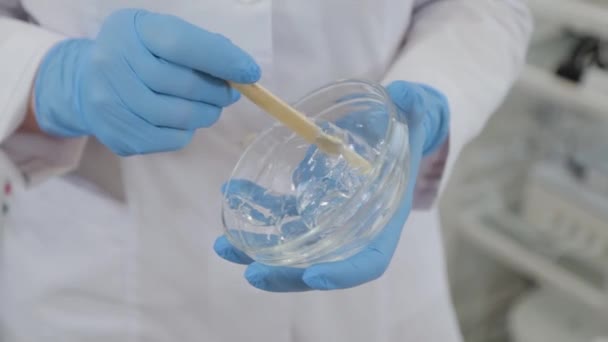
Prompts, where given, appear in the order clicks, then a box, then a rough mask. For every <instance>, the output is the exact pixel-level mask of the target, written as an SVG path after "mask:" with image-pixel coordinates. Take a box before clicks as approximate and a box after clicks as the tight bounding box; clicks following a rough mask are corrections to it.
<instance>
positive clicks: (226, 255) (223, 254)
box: [213, 235, 253, 265]
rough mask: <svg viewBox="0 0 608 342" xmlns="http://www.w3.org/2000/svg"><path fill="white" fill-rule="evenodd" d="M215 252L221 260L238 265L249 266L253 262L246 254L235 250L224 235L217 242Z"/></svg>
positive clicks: (214, 245)
mask: <svg viewBox="0 0 608 342" xmlns="http://www.w3.org/2000/svg"><path fill="white" fill-rule="evenodd" d="M213 250H214V251H215V253H216V254H217V255H218V256H219V257H220V258H222V259H224V260H227V261H230V262H233V263H236V264H242V265H247V264H249V263H251V262H252V261H253V260H251V258H249V256H247V255H246V254H245V253H243V252H241V251H239V250H237V249H235V248H234V246H232V244H231V243H230V241H228V239H227V238H226V236H224V235H222V236H220V237H219V238H217V239H216V240H215V243H214V244H213Z"/></svg>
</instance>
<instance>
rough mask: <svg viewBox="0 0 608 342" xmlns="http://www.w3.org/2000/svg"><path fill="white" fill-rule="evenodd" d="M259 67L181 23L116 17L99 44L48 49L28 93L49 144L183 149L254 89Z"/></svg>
mask: <svg viewBox="0 0 608 342" xmlns="http://www.w3.org/2000/svg"><path fill="white" fill-rule="evenodd" d="M259 78H260V69H259V67H258V65H257V64H256V63H255V61H254V60H253V59H252V58H251V57H250V56H249V55H248V54H247V53H245V52H244V51H243V50H241V49H240V48H239V47H237V46H235V45H234V44H232V43H231V42H230V41H229V40H228V39H227V38H225V37H223V36H221V35H219V34H215V33H211V32H208V31H205V30H203V29H201V28H198V27H196V26H194V25H192V24H189V23H187V22H185V21H183V20H181V19H179V18H177V17H174V16H169V15H162V14H156V13H151V12H146V11H143V10H120V11H117V12H115V13H114V14H112V15H110V16H109V17H108V18H107V19H106V20H105V22H104V24H103V25H102V27H101V30H100V32H99V34H98V36H97V38H96V39H95V40H89V39H68V40H65V41H63V42H60V43H59V44H57V45H56V46H55V47H53V48H52V49H51V50H50V51H49V52H48V54H47V55H46V57H45V58H44V60H43V62H42V63H41V66H40V68H39V72H38V76H37V79H36V82H35V88H34V94H35V95H34V96H35V98H34V101H35V102H34V104H35V112H36V118H37V121H38V124H39V126H40V128H41V129H42V130H43V131H45V132H47V133H49V134H52V135H57V136H62V137H76V136H84V135H93V136H95V137H97V138H98V140H100V141H101V142H102V143H103V144H105V145H106V146H107V147H108V148H110V149H111V150H112V151H114V152H115V153H116V154H118V155H122V156H125V155H132V154H142V153H151V152H161V151H171V150H177V149H180V148H182V147H184V146H185V145H186V144H187V143H188V142H189V141H190V139H191V138H192V135H193V132H194V131H195V130H196V129H197V128H201V127H208V126H211V125H212V124H213V123H215V122H216V121H217V120H218V118H219V115H220V112H221V109H222V107H225V106H228V105H230V104H232V103H234V102H235V101H236V100H237V99H238V96H239V94H238V92H236V91H235V90H233V89H232V88H230V87H229V86H228V84H227V83H226V82H225V81H224V80H230V81H235V82H240V83H252V82H255V81H257V80H258V79H259Z"/></svg>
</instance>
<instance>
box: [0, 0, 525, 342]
mask: <svg viewBox="0 0 608 342" xmlns="http://www.w3.org/2000/svg"><path fill="white" fill-rule="evenodd" d="M19 5H21V6H22V7H21V6H19ZM2 6H4V7H2ZM125 7H137V8H146V9H149V10H153V11H159V12H165V13H172V14H175V15H178V16H180V17H182V18H184V19H186V20H188V21H190V22H192V23H194V24H197V25H200V26H202V27H205V28H207V29H209V30H212V31H217V32H220V33H222V34H224V35H226V36H228V37H229V38H231V39H232V40H233V41H234V42H235V43H237V44H238V45H240V46H242V47H243V48H244V49H245V50H247V51H249V52H250V53H251V54H252V55H253V56H254V57H255V58H256V59H257V61H258V62H259V63H260V65H261V66H262V70H263V74H264V76H263V79H262V83H263V84H265V85H267V86H268V87H269V88H270V89H272V90H274V91H275V92H277V93H278V94H279V95H280V96H282V97H285V98H286V99H288V100H295V99H297V98H298V97H299V96H301V95H303V94H304V93H306V92H307V91H309V90H311V89H313V88H314V87H317V86H320V85H323V84H325V83H327V82H330V81H332V80H334V79H337V78H349V77H359V78H366V79H371V80H375V81H379V82H388V81H390V80H396V79H405V80H410V81H417V82H423V83H427V84H429V85H431V86H434V87H436V88H438V89H439V90H441V91H442V92H443V93H444V94H446V96H447V97H448V99H449V101H450V106H451V108H452V126H451V133H450V142H449V144H450V152H449V157H448V160H447V167H446V169H445V170H444V172H443V177H444V178H445V177H446V175H447V174H448V172H449V169H450V168H451V165H452V164H453V162H454V160H455V158H456V157H457V155H458V153H459V151H460V149H461V148H462V147H463V145H464V144H465V143H466V142H467V141H469V140H470V139H472V138H473V137H474V136H475V135H476V134H477V133H478V132H479V130H480V129H481V128H482V126H483V124H484V123H485V120H486V119H487V117H488V116H489V114H490V113H491V112H492V111H493V110H494V109H495V107H496V106H497V105H498V104H499V102H500V101H501V99H502V97H503V96H504V95H505V93H506V91H507V89H508V88H509V86H510V84H511V83H512V81H513V80H514V79H515V77H516V75H517V72H518V70H519V68H520V66H521V64H522V61H523V59H524V54H525V46H526V42H527V39H528V35H529V33H530V29H531V28H530V26H531V25H530V20H529V14H528V12H527V11H526V9H525V7H524V5H523V4H522V3H521V1H518V0H510V1H509V0H503V1H499V0H445V1H441V0H439V1H432V0H428V1H427V0H417V1H414V0H380V1H378V0H358V1H351V0H307V1H300V0H204V1H203V0H198V1H194V0H172V1H165V0H103V1H102V0H54V1H48V0H22V1H16V0H8V1H6V0H4V1H0V9H2V8H3V9H4V11H5V12H6V13H9V14H12V15H13V16H14V17H15V16H22V17H23V14H24V13H27V14H28V15H29V18H30V19H32V21H33V22H36V23H37V24H38V25H39V26H40V27H41V28H37V27H36V26H34V25H31V24H22V23H20V22H17V21H14V20H10V19H7V18H4V19H3V18H0V56H2V57H0V58H1V59H0V60H1V64H0V75H1V77H0V109H2V111H1V112H0V138H2V139H3V141H4V143H3V149H4V152H5V153H6V154H7V155H8V156H9V157H10V158H11V160H13V162H14V163H13V171H14V173H13V174H14V177H15V181H16V182H18V181H19V179H21V183H22V184H24V185H25V186H26V187H27V186H29V185H31V184H33V183H35V182H37V181H39V180H42V179H44V178H47V177H49V176H52V175H54V174H58V173H61V172H65V171H66V170H68V169H70V168H72V167H73V166H74V165H76V163H77V162H78V159H79V157H80V155H79V153H80V152H81V150H82V142H81V141H78V140H71V141H65V140H54V141H50V140H48V139H47V140H45V141H43V142H41V141H36V140H35V139H34V138H33V137H27V136H23V135H22V134H18V133H14V131H15V128H16V127H18V125H19V123H20V121H21V120H22V118H23V115H24V113H25V108H26V104H27V102H26V99H27V97H28V94H29V91H30V88H31V81H32V79H33V78H34V75H35V71H36V66H37V64H38V63H39V61H40V59H41V58H42V56H43V54H44V52H45V51H46V50H47V49H48V47H49V46H51V45H52V44H53V43H54V42H56V41H57V40H58V39H62V38H63V37H65V36H91V37H92V36H94V35H95V33H96V32H97V30H98V29H99V26H100V24H101V23H102V21H103V19H104V17H105V16H106V15H107V14H109V13H111V12H112V11H113V10H116V9H118V8H125ZM404 39H405V42H406V44H405V46H404V47H403V46H402V42H403V41H404ZM193 44H196V42H193ZM268 123H269V121H268V119H267V118H266V117H265V116H264V115H263V114H260V113H259V112H258V111H257V110H255V109H254V108H252V107H251V106H250V105H248V104H247V102H246V101H240V102H239V103H238V104H237V105H235V106H233V107H231V108H229V109H228V110H226V111H225V112H224V114H223V116H222V119H221V120H220V122H219V123H218V124H217V125H216V126H214V127H213V128H210V129H204V130H201V131H199V132H198V133H197V135H196V137H195V139H194V140H193V142H192V143H191V144H190V145H189V146H188V147H187V148H186V149H184V150H182V151H179V152H174V153H165V154H157V155H148V156H140V157H131V158H126V159H124V160H122V170H123V181H124V184H125V185H126V187H125V188H126V193H127V199H128V201H127V202H128V203H129V205H130V207H131V209H132V212H133V213H134V214H135V216H136V219H137V224H136V225H135V227H133V228H132V229H125V228H124V227H122V226H121V227H114V226H107V227H103V229H98V230H95V231H94V232H93V231H92V230H90V229H88V230H83V229H79V227H77V226H74V225H70V220H69V218H67V217H66V225H65V228H64V229H58V230H57V231H55V232H54V233H53V239H51V240H50V241H48V242H47V241H46V240H45V239H44V238H43V236H45V235H44V234H47V235H48V234H49V233H48V231H44V229H43V228H40V229H38V228H37V227H31V228H30V229H28V232H27V234H23V233H22V232H21V233H20V232H12V231H10V230H9V231H8V233H5V234H4V235H0V238H2V239H3V241H2V245H3V246H5V248H3V253H2V258H3V260H2V262H3V264H4V265H5V267H4V269H2V270H0V272H3V274H2V277H0V280H1V281H2V282H3V284H4V286H0V290H2V291H3V292H2V293H1V295H2V296H3V298H4V303H6V304H4V303H3V304H1V305H0V329H1V330H0V337H1V338H0V339H1V340H2V341H11V342H21V341H42V340H46V341H62V342H70V341H79V342H82V341H104V342H108V341H146V342H151V341H183V342H185V341H218V342H219V341H265V342H273V341H277V342H279V341H280V342H284V341H349V342H356V341H458V340H459V339H460V337H459V333H458V329H457V325H456V322H455V318H454V314H453V310H452V308H451V304H450V298H449V294H448V290H447V281H446V275H445V269H444V267H445V265H444V261H443V254H442V248H441V239H440V231H439V223H438V218H437V213H436V210H435V209H433V210H430V211H425V212H415V213H413V214H412V215H411V216H410V219H409V221H408V223H407V225H406V227H405V230H404V234H403V235H402V241H401V243H400V246H399V248H398V250H397V252H396V255H395V257H394V259H393V261H392V264H391V267H390V268H389V270H388V271H387V273H386V274H385V275H384V276H383V277H382V278H381V279H380V280H378V281H375V282H372V283H370V284H367V285H364V286H361V287H359V288H356V289H351V290H345V291H335V292H309V293H299V294H271V293H265V292H262V291H259V290H256V289H254V288H253V287H251V286H249V285H248V284H247V283H246V281H245V280H244V279H243V276H242V273H243V270H244V269H243V267H242V266H238V265H233V264H230V263H227V262H225V261H224V260H221V259H220V258H219V257H217V256H216V255H214V252H213V250H212V243H213V241H214V239H215V238H216V237H217V236H218V235H219V234H221V222H220V219H219V213H220V210H219V208H220V194H219V189H220V185H221V183H222V182H223V181H225V180H226V178H227V177H228V175H229V172H230V170H231V168H232V166H233V165H234V163H235V161H236V160H237V158H238V156H239V154H240V153H241V152H242V149H243V145H244V144H245V143H246V141H247V139H248V138H249V137H250V135H251V134H252V133H255V132H257V131H259V130H260V129H261V128H263V127H265V126H266V125H267V124H268ZM93 159H95V158H93ZM103 166H104V165H98V167H99V168H103ZM20 175H21V176H24V177H21V178H19V177H20ZM24 178H25V179H26V180H25V181H23V179H24ZM56 205H58V206H60V205H61V203H57V204H56ZM32 215H35V213H32ZM74 215H77V213H74ZM43 231H44V234H43V233H42V232H43ZM36 234H41V237H40V238H36ZM41 239H42V241H44V242H41ZM49 270H52V271H49ZM42 274H43V275H44V276H41V275H42Z"/></svg>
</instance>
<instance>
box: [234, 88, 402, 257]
mask: <svg viewBox="0 0 608 342" xmlns="http://www.w3.org/2000/svg"><path fill="white" fill-rule="evenodd" d="M294 107H295V108H296V109H297V110H299V111H301V112H303V113H314V116H313V118H314V119H315V122H316V123H317V125H319V127H321V128H322V129H323V131H324V132H325V133H326V134H331V135H337V136H339V137H341V139H342V140H343V141H344V142H345V143H346V144H348V145H349V146H351V148H353V149H354V150H355V151H356V152H357V153H358V154H359V155H361V156H362V157H363V158H365V159H366V160H367V161H368V162H369V163H370V165H371V167H372V168H371V171H370V172H369V173H364V172H361V170H358V169H356V168H353V167H351V166H350V165H349V164H348V163H347V162H346V161H345V158H343V157H342V156H330V155H326V154H324V153H319V152H320V151H318V150H317V149H316V148H314V147H310V145H309V143H308V142H307V141H305V140H304V139H302V138H301V137H299V136H297V135H295V134H293V132H292V131H291V130H290V129H287V128H286V127H285V126H282V125H275V126H273V127H271V128H270V129H268V130H267V131H265V132H264V133H262V134H261V135H260V136H259V137H257V138H256V140H255V141H254V142H253V143H252V144H251V145H250V146H249V147H248V148H247V150H246V151H245V152H244V154H243V155H242V156H241V159H240V161H239V162H238V164H237V166H236V167H235V169H234V171H233V173H232V176H231V178H230V179H231V180H230V181H229V182H228V183H227V185H226V186H225V189H224V191H225V198H224V199H225V200H224V203H223V211H222V217H223V222H224V226H225V228H226V230H225V231H226V236H227V238H228V240H229V241H230V242H231V243H232V244H233V245H234V246H235V247H237V248H239V249H240V250H242V251H243V252H245V253H246V254H247V255H249V256H250V257H252V258H253V259H255V260H257V261H261V262H263V263H266V264H270V265H290V266H305V265H310V264H313V263H319V262H324V261H331V260H337V259H343V258H346V257H348V256H351V255H353V254H355V253H356V252H358V251H360V250H361V249H362V248H363V247H364V246H365V245H367V244H368V243H369V241H370V240H371V239H372V238H373V237H375V236H376V235H377V234H378V233H379V231H380V230H381V229H382V228H383V227H384V225H385V224H386V223H387V222H388V220H389V219H390V218H391V216H392V214H393V213H394V212H395V210H396V209H397V206H398V204H399V202H400V199H401V198H402V195H403V193H404V191H405V188H406V185H407V179H408V177H407V176H408V167H407V165H408V155H409V148H408V127H407V124H406V123H405V122H403V121H402V119H400V116H399V115H398V112H397V110H396V108H395V106H394V105H393V103H392V101H391V100H390V98H389V96H388V94H387V93H386V91H385V90H384V88H383V87H382V86H380V85H377V84H373V83H370V82H366V81H358V80H346V81H340V82H336V83H334V84H330V85H328V86H325V87H323V88H320V89H318V90H316V91H314V92H312V93H310V94H309V95H307V96H306V97H304V98H303V99H302V100H300V101H299V102H298V103H296V104H295V105H294Z"/></svg>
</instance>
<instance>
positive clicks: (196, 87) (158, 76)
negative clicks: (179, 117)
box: [131, 49, 240, 107]
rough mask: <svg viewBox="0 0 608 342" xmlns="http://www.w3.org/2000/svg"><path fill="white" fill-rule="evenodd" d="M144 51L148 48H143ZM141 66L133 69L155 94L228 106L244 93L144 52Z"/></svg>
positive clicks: (134, 65)
mask: <svg viewBox="0 0 608 342" xmlns="http://www.w3.org/2000/svg"><path fill="white" fill-rule="evenodd" d="M142 50H144V49H142ZM142 55H143V56H142V58H140V59H139V61H138V63H132V65H131V67H132V68H133V70H134V71H135V73H136V74H137V76H138V77H139V78H141V80H142V81H143V83H144V84H145V85H146V86H147V87H148V88H150V89H152V90H153V91H154V92H156V93H159V94H165V95H171V96H175V97H179V98H183V99H186V100H192V101H199V102H205V103H209V104H212V105H215V106H218V107H226V106H229V105H231V104H233V103H234V102H236V101H237V100H238V99H239V97H240V94H239V92H238V91H236V90H235V89H233V88H231V87H229V86H228V83H226V81H223V80H220V79H219V78H216V77H213V76H211V75H208V74H205V73H202V72H199V71H196V70H192V69H190V68H186V67H183V66H181V65H177V64H174V63H171V62H168V61H165V60H163V59H161V58H158V57H156V56H154V55H152V54H150V53H149V51H147V50H146V51H144V52H143V53H142Z"/></svg>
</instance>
